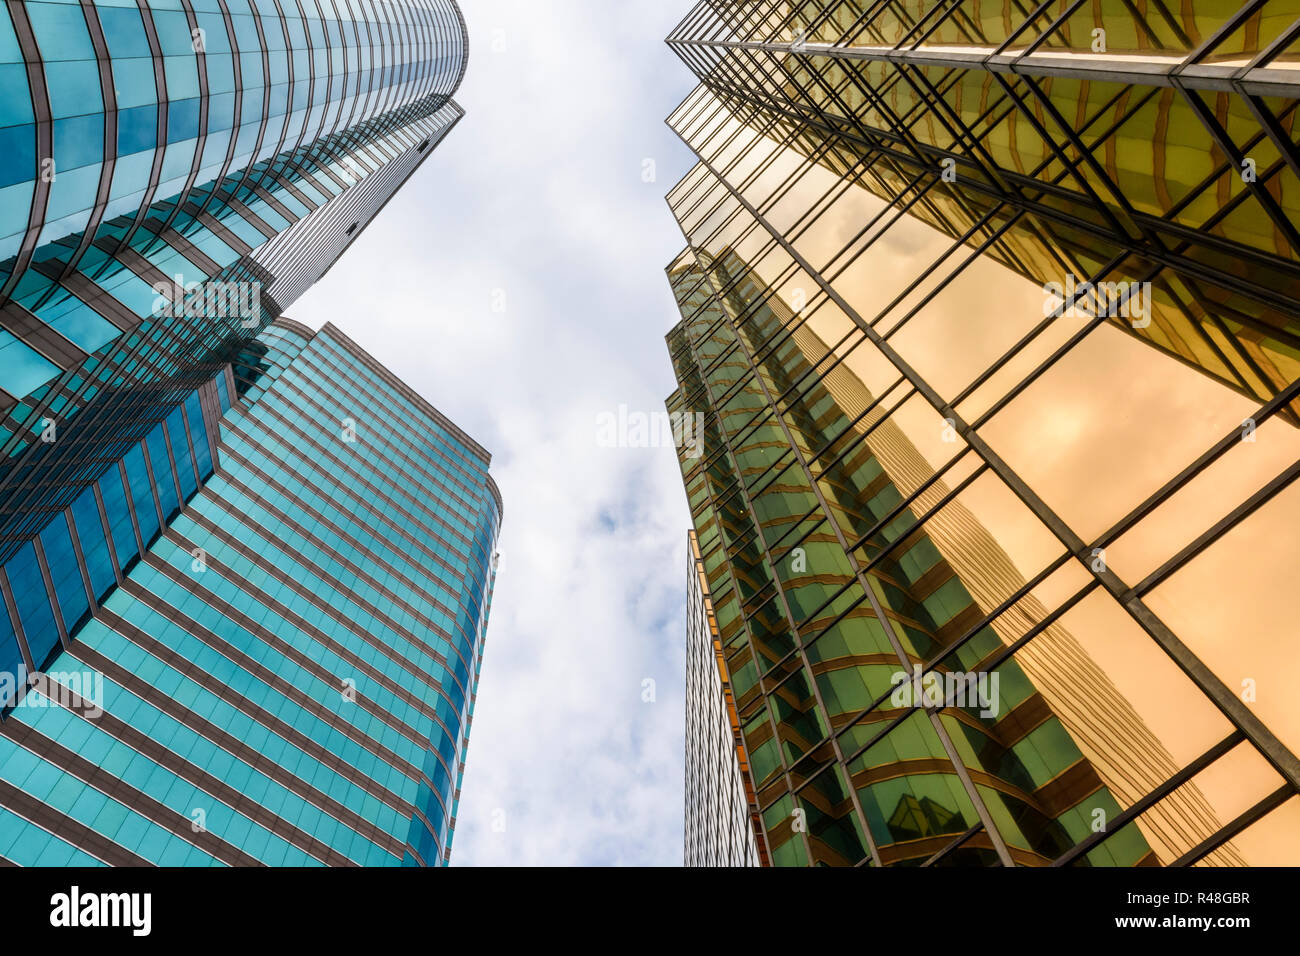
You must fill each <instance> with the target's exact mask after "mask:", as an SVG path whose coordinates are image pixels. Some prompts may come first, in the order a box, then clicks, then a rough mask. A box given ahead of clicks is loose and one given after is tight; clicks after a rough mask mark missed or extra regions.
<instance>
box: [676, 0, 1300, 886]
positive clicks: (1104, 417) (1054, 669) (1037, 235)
mask: <svg viewBox="0 0 1300 956" xmlns="http://www.w3.org/2000/svg"><path fill="white" fill-rule="evenodd" d="M1199 6H1200V5H1198V7H1199ZM1157 7H1158V9H1157ZM1157 7H1151V6H1150V5H1147V6H1146V7H1142V8H1141V9H1142V11H1143V13H1144V14H1145V16H1144V17H1140V16H1139V13H1138V11H1137V8H1134V7H1132V6H1131V5H1125V4H1121V3H1115V4H1110V3H1107V2H1105V0H1099V2H1094V3H1065V2H1062V3H1049V4H1040V5H1031V6H1030V7H1028V8H1021V7H1017V6H1015V5H1012V4H999V3H988V4H978V5H973V6H972V5H965V4H957V5H953V4H941V3H929V2H921V3H910V2H908V3H904V2H891V3H884V4H866V3H854V2H839V3H837V2H826V0H821V2H806V3H775V2H753V3H726V2H724V3H718V2H710V3H700V4H698V5H697V6H696V7H695V8H694V9H693V10H692V11H691V12H690V14H689V15H688V16H687V17H686V19H685V20H683V21H682V24H681V25H680V26H679V27H678V28H677V30H675V31H674V33H673V35H672V37H670V41H669V42H670V44H671V45H672V46H673V47H674V48H675V49H676V50H677V51H678V52H679V53H680V55H681V56H682V58H683V59H684V60H685V61H686V62H687V63H688V64H689V65H690V66H691V68H692V69H693V70H695V72H696V73H697V75H698V76H699V78H700V80H701V85H700V86H699V88H698V89H697V90H696V91H695V92H694V93H692V94H691V96H690V97H688V98H687V100H686V101H685V102H684V103H683V104H682V105H681V106H680V107H679V108H678V109H677V110H676V111H675V112H674V113H673V115H672V117H671V118H670V120H669V122H670V125H671V126H672V128H673V129H674V130H675V131H676V132H677V133H678V135H679V136H680V137H681V138H682V139H683V141H684V142H685V143H686V144H687V145H688V146H689V147H690V148H691V149H692V150H693V151H694V152H695V153H696V155H697V156H698V157H699V163H698V164H697V165H696V167H695V168H694V169H693V170H692V171H691V172H690V173H689V174H688V175H687V176H686V177H685V178H684V179H683V180H682V182H681V183H679V184H678V185H677V186H676V187H674V189H673V190H672V191H671V192H670V194H669V204H670V206H671V208H672V210H673V213H674V215H675V216H676V218H677V220H678V221H679V223H680V225H681V227H682V231H683V233H684V235H685V238H686V243H687V245H686V248H685V250H684V251H683V252H682V253H681V255H680V256H679V257H678V258H677V259H675V260H674V262H673V263H671V264H670V266H669V267H668V278H669V281H670V283H671V285H672V288H673V291H674V294H675V296H676V299H677V301H678V304H679V306H680V309H681V313H682V321H681V322H680V324H678V325H677V326H676V327H675V328H674V329H673V330H672V332H671V333H670V334H669V336H668V346H669V351H670V354H671V357H672V361H673V365H674V369H675V372H676V377H677V379H678V382H679V386H680V387H679V389H678V390H677V392H675V393H674V395H673V396H672V397H671V398H670V399H669V402H668V407H669V411H670V412H672V413H673V414H676V415H698V416H701V421H702V424H703V431H704V435H705V443H704V453H703V456H702V457H699V458H691V457H689V456H688V455H687V454H686V453H685V451H684V452H683V454H682V456H681V463H682V471H683V477H684V481H685V484H686V489H687V494H688V498H689V501H690V505H691V509H692V514H693V518H694V524H695V530H696V533H697V535H698V548H699V554H700V561H701V562H702V565H703V567H704V571H705V575H706V578H707V587H708V591H709V593H710V594H711V604H712V609H713V616H714V619H715V621H716V626H717V633H718V639H719V642H720V647H721V649H722V655H723V661H722V666H723V668H724V671H723V672H724V673H725V674H727V675H728V676H729V680H730V688H731V691H732V692H733V694H734V698H735V705H736V709H737V719H738V721H739V725H740V730H741V733H740V735H739V737H738V739H737V743H738V745H739V747H740V749H739V750H738V754H739V756H740V758H741V759H742V760H743V761H746V762H747V767H748V775H749V777H750V784H751V785H752V788H753V792H754V793H755V795H756V804H757V810H758V812H759V814H760V815H761V821H762V831H763V832H762V833H760V834H759V836H760V840H762V841H763V842H764V843H765V844H766V848H767V851H768V852H769V853H770V858H771V862H772V863H773V864H775V865H850V866H852V865H868V866H890V865H1003V866H1010V865H1030V866H1044V865H1074V866H1089V865H1091V866H1133V865H1203V866H1209V865H1219V866H1240V865H1262V864H1300V797H1298V796H1297V791H1298V790H1300V761H1297V759H1296V757H1295V753H1296V751H1297V750H1298V749H1300V707H1298V706H1297V704H1296V698H1295V695H1294V693H1293V688H1294V687H1295V686H1296V683H1295V682H1296V681H1298V680H1300V664H1298V663H1297V658H1296V656H1295V654H1294V649H1293V647H1292V646H1291V635H1293V633H1294V626H1293V623H1292V621H1293V617H1294V612H1293V608H1292V607H1291V602H1290V600H1289V594H1290V592H1291V591H1292V590H1293V581H1290V583H1288V582H1289V579H1290V578H1292V577H1293V575H1294V571H1293V568H1294V566H1295V561H1296V559H1297V558H1300V551H1297V546H1296V542H1295V537H1294V535H1293V534H1291V533H1290V532H1289V530H1288V529H1290V528H1294V527H1295V526H1296V525H1297V523H1298V522H1300V490H1298V489H1297V487H1296V485H1295V478H1296V477H1297V476H1298V475H1300V464H1298V463H1297V462H1298V461H1300V431H1298V430H1297V421H1298V419H1297V416H1296V408H1297V405H1296V398H1297V395H1298V394H1300V380H1298V378H1300V365H1298V364H1297V355H1298V354H1300V353H1297V352H1296V344H1297V342H1298V341H1300V340H1297V339H1296V338H1295V334H1294V333H1295V322H1296V318H1297V316H1298V315H1300V312H1297V310H1298V309H1300V306H1297V304H1296V298H1295V295H1294V289H1295V285H1294V283H1295V280H1296V278H1297V276H1300V272H1298V271H1297V268H1296V262H1295V258H1294V247H1293V246H1292V245H1291V244H1290V242H1289V239H1287V236H1288V235H1290V234H1291V233H1293V232H1294V230H1295V224H1294V222H1293V218H1294V217H1293V216H1292V214H1291V213H1290V212H1289V211H1288V210H1289V209H1290V206H1291V204H1292V202H1293V201H1294V197H1295V194H1296V189H1297V186H1300V184H1297V183H1296V182H1295V176H1296V175H1297V169H1298V168H1300V167H1297V165H1296V163H1295V161H1294V158H1295V155H1296V145H1295V142H1294V140H1295V136H1294V134H1293V133H1292V132H1291V127H1292V122H1291V118H1292V114H1293V111H1294V108H1295V102H1296V101H1295V98H1294V97H1295V95H1296V89H1297V88H1296V87H1295V86H1294V84H1293V79H1294V76H1295V74H1294V73H1293V72H1292V70H1291V64H1292V63H1293V56H1292V53H1293V50H1294V46H1295V42H1296V38H1297V37H1300V22H1297V21H1300V9H1297V8H1295V7H1294V5H1288V4H1286V3H1267V2H1266V3H1252V4H1237V3H1229V4H1224V5H1222V8H1221V9H1220V8H1215V9H1216V10H1217V12H1216V13H1214V14H1211V13H1208V12H1207V13H1192V12H1190V7H1188V6H1187V5H1184V6H1183V7H1181V8H1177V9H1174V8H1171V7H1169V6H1168V5H1164V6H1160V5H1157ZM1098 31H1100V32H1098ZM1225 77H1227V78H1229V79H1231V83H1228V82H1226V81H1225V80H1224V78H1225ZM1289 83H1291V84H1292V85H1290V86H1288V84H1289ZM1220 134H1224V135H1223V136H1220ZM1192 157H1195V158H1194V160H1193V158H1192ZM1245 159H1252V160H1254V162H1253V163H1244V162H1238V160H1245ZM1198 164H1199V165H1198ZM1201 167H1204V168H1201ZM1243 174H1244V175H1243ZM1175 182H1179V183H1182V184H1183V185H1182V186H1181V187H1179V188H1175V186H1174V183H1175ZM690 699H691V704H690V706H691V707H692V708H695V707H698V706H700V699H699V698H697V697H695V696H692V697H691V698H690ZM701 719H702V717H699V716H688V726H691V725H692V722H693V721H697V720H701ZM699 739H702V738H700V737H699V736H698V735H692V734H688V758H687V761H688V766H691V765H692V762H693V761H696V760H698V759H700V758H699V757H698V756H697V755H694V754H692V753H691V752H690V750H692V749H693V748H695V747H696V746H697V743H696V742H697V740H699ZM690 799H691V798H690V796H689V795H688V801H689V800H690ZM689 833H690V831H689V827H688V841H689V840H691V839H692V838H691V837H690V836H689ZM695 839H696V840H698V839H699V838H698V835H697V836H696V837H695ZM688 853H689V842H688Z"/></svg>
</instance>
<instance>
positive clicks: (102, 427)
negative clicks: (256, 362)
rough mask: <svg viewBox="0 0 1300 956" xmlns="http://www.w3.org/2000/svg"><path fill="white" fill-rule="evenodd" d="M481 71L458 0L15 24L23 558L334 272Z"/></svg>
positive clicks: (2, 246) (3, 501)
mask: <svg viewBox="0 0 1300 956" xmlns="http://www.w3.org/2000/svg"><path fill="white" fill-rule="evenodd" d="M467 53H468V43H467V40H466V35H465V27H464V22H463V20H462V19H461V16H460V13H459V10H458V9H457V8H456V6H455V4H454V3H453V2H451V0H401V2H393V3H371V2H368V0H362V2H356V3H345V2H342V0H337V2H336V0H322V2H316V0H305V2H304V0H290V2H288V3H285V2H281V0H148V2H140V3H137V2H135V0H96V2H86V3H80V2H30V3H11V4H8V5H6V6H5V7H4V8H3V9H0V72H2V73H3V88H4V93H5V95H4V104H3V106H0V110H3V111H4V112H3V113H0V560H3V559H7V558H8V557H9V556H10V555H11V554H12V553H13V552H14V551H15V550H16V549H17V548H19V547H21V546H23V545H24V544H25V543H26V542H28V541H30V539H31V537H32V535H33V534H35V532H36V530H37V529H38V528H39V527H41V526H43V525H44V523H45V521H46V520H47V519H48V517H49V515H50V514H52V513H54V512H57V511H60V510H62V509H64V508H66V507H67V505H68V504H69V503H70V502H71V500H72V499H73V498H74V497H76V495H77V494H79V493H80V491H81V490H82V489H83V488H84V486H85V481H86V480H87V479H86V477H85V475H84V472H86V471H87V469H88V463H89V462H90V461H92V460H94V461H97V462H98V463H99V464H100V466H102V467H108V466H109V464H110V463H111V462H112V461H113V460H115V454H116V450H115V445H116V444H117V443H118V442H119V441H121V440H123V437H124V436H123V434H122V432H121V429H122V428H129V427H133V426H137V425H139V426H141V427H143V426H149V427H151V426H152V425H153V424H156V423H157V421H158V420H159V417H158V415H159V414H161V413H163V412H165V411H166V410H168V409H170V408H173V407H175V405H176V403H177V402H179V401H181V400H182V399H183V398H184V396H185V395H187V394H189V393H191V392H192V391H193V390H194V389H195V388H197V387H198V386H199V385H200V384H201V383H202V382H204V381H207V380H210V379H211V378H213V376H214V375H215V374H216V371H217V370H218V369H219V368H220V367H221V366H222V365H223V364H224V363H225V362H226V361H228V360H229V357H230V355H231V353H232V350H235V349H238V348H239V347H240V346H242V345H243V344H244V343H245V342H247V341H249V340H251V339H252V338H253V337H255V336H256V334H257V333H258V331H259V330H260V329H262V328H263V327H265V326H266V325H267V324H268V323H270V322H271V321H273V320H274V319H276V318H278V317H279V316H280V315H281V313H282V312H283V310H284V309H285V308H287V307H288V306H289V305H290V304H291V303H292V302H293V300H294V299H295V298H296V297H297V296H298V295H300V294H301V293H302V291H304V290H305V289H306V288H307V287H308V286H309V285H310V284H311V282H313V281H315V279H317V278H319V277H320V275H322V274H323V273H324V272H325V271H326V270H327V269H328V268H329V266H330V265H331V264H332V263H333V262H334V261H335V259H336V258H337V257H338V255H339V254H340V253H341V252H342V250H343V249H344V248H345V247H346V246H347V245H348V244H349V243H350V242H351V241H353V240H354V239H355V238H356V236H357V235H358V234H359V232H360V231H361V229H363V228H364V226H365V225H366V224H367V222H368V221H369V219H370V218H371V217H372V216H373V215H374V214H375V213H376V212H377V211H378V209H380V208H382V206H383V203H384V202H386V201H387V199H388V198H389V197H391V195H392V194H393V193H394V192H395V191H396V190H397V189H398V188H400V186H401V185H402V183H403V182H405V180H406V178H407V177H408V176H409V175H411V173H412V172H413V171H414V169H415V168H416V167H417V166H418V165H419V163H420V162H421V161H422V160H423V159H424V158H425V157H427V156H428V155H429V154H430V152H431V146H433V145H436V143H437V142H438V141H439V140H440V139H441V138H442V136H444V135H445V134H446V133H447V131H448V130H450V129H451V128H452V127H453V126H454V125H455V124H456V122H457V121H458V120H459V119H460V117H461V115H462V112H461V109H460V107H459V106H458V105H457V104H456V103H455V102H454V101H453V100H452V99H451V97H452V95H453V93H454V92H455V90H456V88H457V86H458V85H459V83H460V80H461V78H462V76H463V75H464V70H465V65H466V57H467ZM344 217H346V218H347V221H346V222H342V221H341V220H342V219H343V218H344ZM154 411H156V412H157V414H153V412H154ZM150 414H153V417H152V418H150V419H148V420H147V421H146V416H147V415H150ZM51 426H53V428H51ZM56 435H57V440H55V436H56ZM125 437H126V438H128V439H133V438H136V437H138V435H135V434H130V435H126V436H125ZM90 471H91V472H92V474H91V475H90V478H94V477H97V476H96V475H94V474H93V469H90Z"/></svg>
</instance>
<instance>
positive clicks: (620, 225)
mask: <svg viewBox="0 0 1300 956" xmlns="http://www.w3.org/2000/svg"><path fill="white" fill-rule="evenodd" d="M460 5H461V9H462V10H463V11H464V13H465V17H466V20H467V21H468V23H469V32H470V64H469V73H468V75H467V76H466V78H465V81H464V83H463V84H462V86H461V89H460V92H459V93H458V94H457V100H459V101H460V103H461V104H462V105H463V106H464V107H465V110H466V114H467V115H466V116H465V118H464V119H463V120H462V121H461V123H460V125H459V126H458V127H457V128H456V129H455V130H453V131H452V133H451V134H450V135H449V136H448V138H447V139H446V140H445V141H444V142H443V144H442V145H441V146H440V147H439V148H438V150H437V152H436V153H435V154H434V155H433V156H432V157H431V158H430V159H429V160H427V161H426V162H425V164H424V165H423V166H422V167H421V169H420V171H419V172H418V174H417V175H416V176H415V177H414V178H413V180H412V181H411V182H410V183H408V184H407V186H406V187H405V188H404V190H403V191H402V193H401V194H400V195H399V196H398V197H397V198H396V199H395V200H394V201H393V202H392V203H390V204H389V205H388V207H387V209H385V211H384V213H383V215H382V216H381V217H380V218H379V219H378V220H376V221H375V222H374V223H373V224H372V225H371V226H370V227H369V229H368V230H367V231H366V232H365V233H364V234H363V235H362V236H361V238H360V239H359V240H358V241H357V242H356V243H355V244H354V245H353V247H352V248H351V250H350V251H349V252H348V254H347V255H346V256H345V257H344V258H343V259H342V260H341V261H340V262H339V264H338V265H337V266H336V267H335V268H334V270H333V271H332V272H331V273H330V274H329V275H328V276H326V278H325V279H324V280H322V281H321V282H320V283H319V284H318V285H317V286H316V288H314V289H313V290H312V291H310V292H308V293H307V295H305V296H304V297H303V298H302V299H301V300H300V301H299V302H298V303H297V304H296V306H295V307H294V308H293V309H292V310H291V315H292V317H293V318H295V319H297V320H298V321H300V322H304V323H306V324H308V325H311V326H313V327H319V326H321V325H322V324H324V323H325V322H326V321H332V322H334V323H335V324H336V325H338V326H339V327H340V328H342V329H343V330H344V331H345V332H347V333H348V334H349V335H351V336H352V337H353V338H355V339H356V341H357V342H358V343H359V344H360V345H362V346H363V347H364V348H366V349H368V350H369V351H370V352H371V353H372V354H374V355H375V357H376V358H378V359H379V360H380V361H381V362H383V363H384V364H385V365H387V366H388V367H389V368H391V369H392V370H393V371H394V372H395V373H396V374H397V375H399V376H400V377H401V378H403V379H404V380H405V381H406V382H408V383H409V384H410V385H411V386H412V387H413V388H415V389H416V390H417V391H418V392H420V393H421V394H422V395H424V396H425V397H427V398H428V399H429V400H430V401H431V402H432V403H433V404H434V405H436V406H437V407H438V408H439V409H440V410H441V411H443V412H444V413H446V414H447V415H448V416H449V417H450V418H451V419H452V420H453V421H455V422H456V423H457V424H458V425H460V426H461V427H462V428H464V429H465V430H466V431H468V432H469V433H470V434H471V435H472V436H474V438H476V439H477V440H478V441H480V442H481V443H482V444H483V445H485V446H486V447H487V448H488V449H489V450H490V451H491V452H492V453H493V466H492V472H493V474H494V476H495V477H496V480H497V483H498V484H499V485H500V487H501V492H502V497H503V498H504V500H505V525H504V529H503V535H502V542H501V553H502V561H501V570H500V575H499V577H498V580H497V591H496V596H495V600H494V604H493V609H492V618H491V623H490V626H489V629H488V639H487V651H486V656H485V662H484V667H483V676H482V680H481V683H480V685H479V697H478V704H477V709H476V712H475V719H474V730H473V735H472V738H471V746H470V751H469V769H468V772H467V773H466V777H465V786H464V791H463V794H462V798H461V803H460V816H459V824H458V827H457V831H456V840H455V845H454V849H453V854H452V862H453V864H454V865H459V866H465V865H496V864H523V865H534V864H544V865H569V864H593V865H610V864H666V865H679V864H680V863H681V855H682V734H683V691H684V687H683V682H684V671H685V665H684V653H683V651H684V644H685V620H684V610H685V589H686V529H687V525H688V521H689V514H688V512H687V509H686V501H685V495H684V493H683V491H682V486H681V479H680V473H679V472H678V470H677V464H676V459H675V457H674V454H673V452H672V450H671V449H667V448H649V449H632V448H627V449H621V448H602V447H599V445H598V441H597V435H598V430H597V420H598V417H599V416H600V415H601V414H602V413H617V411H618V408H619V406H620V405H626V406H627V407H628V409H629V410H630V411H642V412H656V411H662V410H663V400H664V399H665V398H666V397H667V395H668V394H669V393H670V392H671V391H672V390H673V388H674V381H673V377H672V370H671V366H670V365H669V362H668V354H667V351H666V349H665V346H664V340H663V337H664V334H665V333H666V332H667V331H668V329H669V328H671V326H672V325H673V323H674V322H675V321H676V311H675V309H674V305H673V300H672V297H671V295H670V294H669V291H668V284H667V281H666V280H665V278H664V273H663V269H664V266H665V265H666V264H667V263H668V261H669V260H670V259H671V258H672V257H673V256H674V255H676V253H677V252H678V251H680V249H681V247H682V244H683V242H682V237H681V233H680V232H679V231H678V229H677V226H676V224H675V222H674V221H673V219H672V217H671V215H670V214H669V212H668V208H667V206H666V205H665V203H664V199H663V197H664V194H665V193H666V192H667V191H668V189H669V188H670V187H671V186H672V185H673V184H674V183H675V182H676V181H677V180H678V179H679V178H680V177H681V176H682V175H684V174H685V172H686V171H687V169H688V168H689V165H690V161H691V156H690V154H689V153H688V152H687V151H686V149H685V148H684V147H683V146H682V145H681V144H680V142H679V141H678V140H677V139H676V137H675V136H674V135H673V134H672V133H671V131H669V130H668V128H667V127H666V126H665V125H664V122H663V121H664V117H666V116H667V115H668V114H669V113H670V112H671V111H672V109H673V108H674V107H675V106H676V105H677V104H678V103H679V102H680V101H681V100H682V99H683V98H684V97H685V96H686V95H687V94H688V93H689V92H690V90H691V88H692V83H691V75H690V73H689V72H688V71H687V69H686V68H685V66H684V65H682V64H681V62H680V61H678V60H677V59H676V57H675V56H674V55H673V54H672V53H671V51H669V49H668V48H667V47H666V46H665V45H664V43H663V38H664V37H665V36H666V35H667V34H668V32H669V31H670V30H671V29H672V27H673V26H674V25H675V24H676V23H677V21H678V20H680V19H681V17H682V16H683V15H684V14H685V12H686V10H687V9H688V8H689V3H688V2H687V0H668V2H664V0H620V2H619V3H617V4H613V3H610V2H609V0H547V2H545V3H539V2H537V0H460ZM647 160H650V161H653V166H652V167H651V166H648V165H647ZM647 169H649V170H650V171H651V172H652V173H653V175H654V178H655V181H654V182H645V181H644V180H645V179H646V178H647V176H646V175H645V171H646V170H647ZM502 306H504V309H503V310H501V308H502ZM647 680H649V681H654V684H653V685H646V683H645V682H646V681H647ZM647 686H649V687H650V690H651V691H652V692H653V693H652V694H646V693H644V692H643V688H646V687H647ZM644 696H653V697H654V700H653V702H645V701H643V697H644ZM494 821H504V830H503V831H499V827H494Z"/></svg>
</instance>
